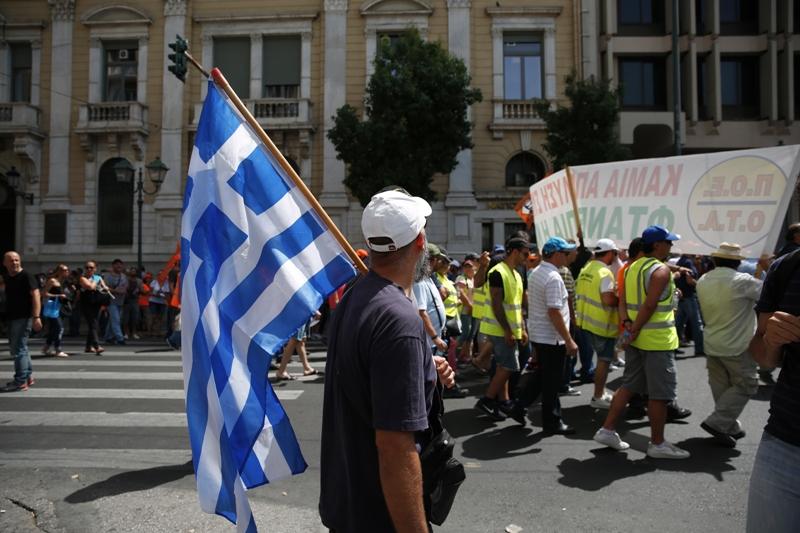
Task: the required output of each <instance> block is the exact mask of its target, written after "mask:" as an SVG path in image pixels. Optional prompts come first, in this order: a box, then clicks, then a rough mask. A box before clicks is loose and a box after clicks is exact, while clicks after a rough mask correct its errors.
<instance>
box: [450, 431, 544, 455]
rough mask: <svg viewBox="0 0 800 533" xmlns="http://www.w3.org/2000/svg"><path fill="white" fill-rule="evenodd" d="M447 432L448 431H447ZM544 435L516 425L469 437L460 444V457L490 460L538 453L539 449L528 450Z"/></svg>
mask: <svg viewBox="0 0 800 533" xmlns="http://www.w3.org/2000/svg"><path fill="white" fill-rule="evenodd" d="M448 431H449V429H448ZM542 436H544V433H543V432H541V431H533V430H531V429H530V428H521V427H519V426H517V425H514V426H505V427H502V428H498V429H496V430H494V431H488V432H485V433H481V434H479V435H475V436H473V437H470V438H468V439H466V440H464V441H462V443H461V455H463V456H464V457H468V458H470V459H478V460H483V461H486V460H490V459H501V458H504V457H516V456H519V455H528V454H534V453H540V452H541V451H542V449H541V448H529V447H530V446H533V445H534V444H536V443H537V442H539V441H540V440H542Z"/></svg>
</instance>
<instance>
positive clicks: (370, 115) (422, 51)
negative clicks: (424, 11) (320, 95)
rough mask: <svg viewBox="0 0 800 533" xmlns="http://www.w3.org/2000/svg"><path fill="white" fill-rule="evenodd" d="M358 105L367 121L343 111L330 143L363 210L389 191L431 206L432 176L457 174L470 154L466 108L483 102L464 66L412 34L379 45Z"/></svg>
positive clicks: (349, 108)
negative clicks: (462, 156)
mask: <svg viewBox="0 0 800 533" xmlns="http://www.w3.org/2000/svg"><path fill="white" fill-rule="evenodd" d="M374 65H375V72H374V74H373V75H372V77H371V78H370V80H369V84H368V85H367V89H366V98H365V104H364V113H365V119H364V120H361V118H360V117H359V114H358V112H357V110H356V109H355V108H354V107H353V106H350V105H345V106H343V107H341V108H340V109H338V110H337V112H336V116H335V126H334V127H333V128H332V129H331V130H330V131H329V132H328V138H329V139H330V140H331V142H332V143H333V144H334V146H335V147H336V150H337V151H338V158H339V159H341V160H343V161H344V162H345V163H346V164H347V177H346V178H345V180H344V183H345V185H347V187H348V188H349V189H350V191H351V192H352V193H353V195H354V196H355V197H357V198H358V200H359V201H360V202H361V205H367V203H369V199H370V198H371V197H372V195H373V194H375V193H376V192H378V191H379V190H381V189H382V188H384V187H385V186H387V185H392V184H394V185H400V186H401V187H403V188H405V189H406V190H408V191H409V192H410V193H412V194H414V195H417V196H421V197H423V198H425V199H428V200H433V199H435V197H436V194H435V193H434V191H433V190H431V187H430V185H431V182H432V181H433V176H434V174H436V173H442V174H446V173H449V172H450V171H452V170H453V169H454V168H455V166H456V154H458V152H459V151H460V150H462V149H465V148H471V147H472V142H471V139H470V130H471V127H472V126H471V124H470V123H469V121H468V120H467V108H468V107H469V106H470V105H471V104H473V103H475V102H479V101H480V100H481V93H480V90H478V89H472V88H470V87H469V84H470V76H469V74H468V73H467V69H466V67H465V66H464V62H463V61H461V60H460V59H458V58H455V57H453V56H451V55H450V54H449V53H448V52H447V51H445V50H444V49H443V48H442V47H441V45H440V44H439V43H428V42H425V41H423V40H422V39H421V38H420V36H419V33H418V32H417V31H416V30H409V31H406V32H404V33H403V34H402V35H401V36H400V37H399V38H398V39H396V40H394V41H390V39H388V38H384V39H381V42H380V47H379V50H378V53H377V54H376V58H375V62H374Z"/></svg>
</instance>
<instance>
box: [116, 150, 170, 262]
mask: <svg viewBox="0 0 800 533" xmlns="http://www.w3.org/2000/svg"><path fill="white" fill-rule="evenodd" d="M144 167H145V168H146V169H147V177H148V178H150V181H151V182H152V183H153V185H154V186H155V188H154V189H153V190H148V189H146V188H145V186H144V180H143V179H142V167H139V178H138V179H137V180H136V188H135V189H134V192H135V193H136V194H137V197H136V205H137V206H138V208H139V224H138V227H139V242H138V248H137V253H136V259H137V263H138V265H139V270H141V269H143V268H144V266H143V265H142V206H143V205H144V196H143V195H144V194H146V195H148V196H154V195H156V194H157V193H158V190H159V189H160V188H161V184H162V183H164V177H166V175H167V171H168V170H169V168H168V167H167V165H165V164H164V162H163V161H161V159H159V158H158V157H156V158H155V159H153V160H152V161H150V162H149V163H147V164H146V165H145V166H144ZM114 173H115V174H116V176H117V181H118V182H119V183H130V182H131V181H133V175H134V168H133V165H131V164H130V162H129V161H128V160H127V159H120V160H119V161H118V162H117V163H116V164H115V165H114Z"/></svg>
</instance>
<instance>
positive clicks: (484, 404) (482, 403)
mask: <svg viewBox="0 0 800 533" xmlns="http://www.w3.org/2000/svg"><path fill="white" fill-rule="evenodd" d="M475 408H476V409H478V410H480V411H483V413H484V414H486V415H487V416H488V417H489V418H491V419H492V420H494V421H495V422H502V421H503V420H505V419H506V415H504V414H503V413H501V412H500V409H498V408H497V402H496V401H495V400H492V399H491V398H487V397H485V396H484V397H483V398H481V399H479V400H478V402H477V403H476V404H475Z"/></svg>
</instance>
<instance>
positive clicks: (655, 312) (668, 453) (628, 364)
mask: <svg viewBox="0 0 800 533" xmlns="http://www.w3.org/2000/svg"><path fill="white" fill-rule="evenodd" d="M678 239H680V235H675V234H674V233H671V232H670V231H669V230H667V229H666V228H663V227H661V226H648V227H647V228H645V230H644V231H643V232H642V243H643V244H642V247H643V251H644V254H645V255H644V257H642V258H640V259H638V260H636V261H634V262H633V263H632V264H631V266H630V267H629V268H628V270H627V272H626V273H625V290H623V291H622V294H621V303H620V312H621V314H622V316H621V317H620V318H621V319H622V322H623V324H624V327H625V330H624V331H623V336H625V337H626V341H629V344H628V346H627V347H626V348H625V372H624V374H623V376H622V378H623V383H622V386H621V387H620V388H619V389H618V390H617V392H616V394H615V395H614V400H613V401H612V402H611V408H610V409H609V412H608V416H607V417H606V420H605V422H604V423H603V427H601V428H600V429H598V430H597V433H595V435H594V440H595V441H597V442H599V443H601V444H605V445H606V446H609V447H610V448H614V449H615V450H626V449H628V448H629V447H630V445H629V444H628V443H627V442H624V441H622V439H621V438H620V436H619V435H618V434H617V432H616V431H614V426H615V425H616V423H617V420H618V419H619V417H620V416H621V415H622V412H623V411H624V410H625V407H626V406H627V404H628V401H629V400H630V399H631V397H632V396H633V395H634V394H635V393H639V394H644V393H648V394H649V399H648V401H647V416H648V417H649V418H650V443H649V445H648V446H647V455H648V456H649V457H653V458H658V459H688V458H689V456H690V454H689V452H688V451H686V450H683V449H681V448H678V447H677V446H675V445H674V444H671V443H670V442H667V441H666V440H665V439H664V425H665V423H666V421H667V404H668V403H669V402H671V401H672V400H674V399H675V396H676V388H677V381H676V371H675V350H676V349H677V348H678V333H677V331H676V330H675V315H674V313H673V306H672V302H673V298H674V296H675V282H674V281H673V278H672V273H671V272H670V269H669V267H668V266H667V265H666V264H664V262H663V261H665V260H666V259H667V257H668V256H669V254H670V250H671V249H672V245H673V243H674V241H677V240H678Z"/></svg>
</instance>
